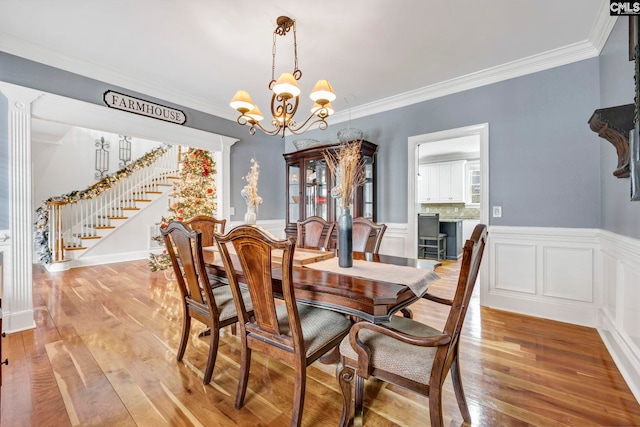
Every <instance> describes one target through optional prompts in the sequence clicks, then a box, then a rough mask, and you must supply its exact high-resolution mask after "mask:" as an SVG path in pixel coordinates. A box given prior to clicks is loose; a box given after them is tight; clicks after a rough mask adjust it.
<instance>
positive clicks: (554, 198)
mask: <svg viewBox="0 0 640 427" xmlns="http://www.w3.org/2000/svg"><path fill="white" fill-rule="evenodd" d="M598 85H599V67H598V59H597V58H593V59H589V60H585V61H581V62H578V63H574V64H570V65H566V66H563V67H558V68H554V69H551V70H547V71H542V72H538V73H534V74H530V75H527V76H523V77H519V78H515V79H510V80H506V81H503V82H499V83H495V84H492V85H488V86H484V87H480V88H477V89H473V90H469V91H465V92H461V93H456V94H453V95H449V96H445V97H441V98H437V99H433V100H430V101H425V102H422V103H419V104H415V105H411V106H408V107H404V108H400V109H396V110H392V111H388V112H384V113H380V114H376V115H372V116H368V117H363V118H360V119H356V120H352V121H351V126H352V127H355V128H359V129H362V130H363V131H364V133H365V138H366V139H367V140H369V141H371V142H375V143H377V144H379V146H380V147H379V150H378V153H379V154H378V177H379V181H378V182H379V184H378V195H379V201H380V205H379V206H378V220H379V221H382V222H399V223H404V222H407V210H406V207H407V191H406V188H407V173H406V170H407V169H406V168H407V138H408V137H410V136H414V135H421V134H426V133H431V132H438V131H442V130H447V129H453V128H458V127H462V126H469V125H474V124H479V123H485V122H488V123H489V133H490V135H489V139H490V144H489V146H490V153H489V164H490V166H489V170H490V191H489V193H490V200H489V203H490V206H492V205H500V206H502V218H491V220H490V223H491V224H492V225H511V226H540V227H594V228H597V227H599V226H600V190H599V189H600V176H599V175H600V174H599V169H600V164H599V161H600V159H599V158H600V151H599V150H600V142H599V141H598V140H597V139H598V137H597V135H595V134H594V133H593V132H591V130H590V129H589V126H588V124H587V120H588V119H589V117H590V116H591V114H592V113H593V110H594V109H596V108H598V107H599V105H600V94H599V89H598ZM346 125H347V124H346V123H338V124H336V125H332V126H330V128H329V129H327V130H326V131H324V132H325V134H323V133H322V131H314V132H313V133H310V134H309V135H307V137H315V138H316V139H321V140H325V139H327V138H331V137H333V138H334V139H335V134H336V133H337V131H338V130H340V129H342V128H345V127H346ZM326 132H329V133H330V134H331V136H328V135H327V134H326Z"/></svg>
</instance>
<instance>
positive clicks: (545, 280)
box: [480, 226, 602, 327]
mask: <svg viewBox="0 0 640 427" xmlns="http://www.w3.org/2000/svg"><path fill="white" fill-rule="evenodd" d="M598 233H599V230H596V229H580V228H538V227H498V226H492V227H490V229H489V247H488V248H487V249H488V253H486V254H485V256H486V259H485V261H484V262H485V263H487V264H488V268H489V278H488V281H487V282H486V283H481V293H480V303H481V304H482V305H484V306H488V307H494V308H498V309H501V310H508V311H515V312H518V313H523V314H528V315H532V316H537V317H544V318H546V319H552V320H558V321H561V322H568V323H573V324H578V325H584V326H590V327H596V326H597V325H598V312H599V309H600V306H601V300H602V283H601V279H600V277H601V274H600V271H601V261H600V260H601V256H600V252H599V241H598Z"/></svg>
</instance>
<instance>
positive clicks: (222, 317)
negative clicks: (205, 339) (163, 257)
mask: <svg viewBox="0 0 640 427" xmlns="http://www.w3.org/2000/svg"><path fill="white" fill-rule="evenodd" d="M160 232H161V233H162V236H163V238H164V241H165V246H166V248H167V252H168V253H169V257H170V258H171V263H172V265H173V271H174V273H175V276H176V280H177V282H178V288H179V289H180V295H181V299H182V308H183V318H182V336H181V337H180V344H179V346H178V354H177V356H176V359H177V360H178V361H181V360H182V357H183V356H184V353H185V350H186V348H187V342H188V341H189V333H190V330H191V319H192V318H193V319H196V320H199V321H200V322H202V323H204V324H205V325H206V326H208V327H209V328H210V331H211V334H210V336H211V338H210V342H209V355H208V357H207V364H206V367H205V370H204V378H203V383H204V384H208V383H209V382H210V381H211V375H212V374H213V368H214V366H215V363H216V355H217V353H218V341H219V335H220V329H221V328H223V327H225V326H228V325H233V324H235V323H236V322H237V321H238V316H237V314H236V306H235V303H234V299H233V293H232V291H231V287H229V286H217V287H212V285H211V282H210V281H209V276H208V275H207V271H206V269H205V264H204V259H203V254H202V233H200V232H198V231H193V230H189V229H188V228H187V227H186V226H185V225H184V223H182V222H179V221H172V222H170V223H169V224H168V225H167V226H166V227H162V228H161V229H160ZM243 295H244V296H245V297H246V298H247V304H246V307H245V309H246V312H247V313H252V310H253V307H252V306H251V302H250V300H249V298H248V297H249V296H248V293H247V292H246V291H245V292H243Z"/></svg>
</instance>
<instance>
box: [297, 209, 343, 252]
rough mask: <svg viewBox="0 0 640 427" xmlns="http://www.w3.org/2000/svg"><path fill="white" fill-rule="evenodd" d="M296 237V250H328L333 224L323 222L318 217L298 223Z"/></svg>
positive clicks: (334, 224) (322, 219) (311, 217)
mask: <svg viewBox="0 0 640 427" xmlns="http://www.w3.org/2000/svg"><path fill="white" fill-rule="evenodd" d="M297 226H298V236H297V239H296V247H298V248H310V247H311V248H327V249H328V248H329V244H330V241H331V237H332V235H333V230H334V228H335V226H336V223H335V222H329V221H325V219H324V218H322V217H319V216H310V217H309V218H307V219H305V220H303V221H298V223H297Z"/></svg>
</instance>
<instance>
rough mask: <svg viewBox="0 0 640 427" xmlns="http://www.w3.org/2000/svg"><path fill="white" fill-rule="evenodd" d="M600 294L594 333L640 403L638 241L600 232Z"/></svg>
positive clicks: (639, 272)
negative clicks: (596, 324) (598, 333)
mask: <svg viewBox="0 0 640 427" xmlns="http://www.w3.org/2000/svg"><path fill="white" fill-rule="evenodd" d="M599 240H600V251H601V253H602V277H603V279H604V280H603V281H604V291H603V296H602V305H601V308H600V318H599V323H598V331H599V332H600V336H601V337H602V340H603V341H604V343H605V344H606V346H607V349H608V350H609V353H611V356H612V357H613V360H614V361H615V362H616V366H617V367H618V369H620V372H621V373H622V375H623V376H624V378H625V380H626V381H627V384H628V385H629V388H630V389H631V391H632V392H633V394H634V396H635V397H636V399H637V400H638V401H640V241H639V240H637V239H632V238H629V237H625V236H621V235H619V234H615V233H611V232H608V231H600V233H599Z"/></svg>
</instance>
